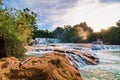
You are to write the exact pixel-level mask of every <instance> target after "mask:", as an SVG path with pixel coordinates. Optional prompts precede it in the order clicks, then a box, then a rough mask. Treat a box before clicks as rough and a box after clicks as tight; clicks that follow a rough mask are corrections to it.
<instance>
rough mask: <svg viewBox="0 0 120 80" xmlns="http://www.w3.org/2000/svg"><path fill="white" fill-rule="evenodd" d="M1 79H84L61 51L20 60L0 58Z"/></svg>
mask: <svg viewBox="0 0 120 80" xmlns="http://www.w3.org/2000/svg"><path fill="white" fill-rule="evenodd" d="M0 80H82V78H81V76H80V74H79V71H78V70H77V69H76V68H75V67H74V66H72V65H71V64H70V63H69V61H68V60H67V59H66V56H65V55H64V54H61V53H55V52H54V53H49V54H46V55H45V56H42V57H29V58H27V59H26V60H25V61H21V62H20V61H19V60H18V59H16V58H14V57H10V58H4V59H1V60H0Z"/></svg>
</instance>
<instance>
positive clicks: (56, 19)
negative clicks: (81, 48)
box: [4, 0, 120, 32]
mask: <svg viewBox="0 0 120 80" xmlns="http://www.w3.org/2000/svg"><path fill="white" fill-rule="evenodd" d="M4 4H5V6H6V7H11V8H17V9H24V8H29V9H30V10H32V11H34V12H35V13H37V14H38V21H37V25H38V28H39V29H44V30H45V29H48V30H50V31H52V30H54V29H55V28H56V27H58V26H60V27H63V26H64V25H71V26H73V25H76V24H80V23H81V22H86V23H87V24H88V26H90V27H91V28H92V29H93V30H94V31H95V32H97V31H100V30H101V29H107V27H110V26H115V25H116V22H117V21H118V20H120V0H4Z"/></svg>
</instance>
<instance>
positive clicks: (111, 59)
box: [28, 44, 120, 80]
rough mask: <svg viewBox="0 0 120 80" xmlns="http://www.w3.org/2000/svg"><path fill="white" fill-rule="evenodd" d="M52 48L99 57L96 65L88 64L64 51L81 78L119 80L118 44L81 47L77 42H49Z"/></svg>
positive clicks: (43, 52) (84, 79)
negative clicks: (76, 51)
mask: <svg viewBox="0 0 120 80" xmlns="http://www.w3.org/2000/svg"><path fill="white" fill-rule="evenodd" d="M50 45H54V47H49V46H48V45H47V46H46V47H47V48H48V47H49V48H50V49H51V51H53V49H63V50H72V49H73V50H78V51H82V52H84V53H87V54H90V55H93V56H96V57H98V58H99V64H98V65H88V64H87V63H86V62H85V61H84V59H83V58H82V57H81V56H79V55H77V54H72V53H67V52H65V55H66V57H67V58H68V60H69V61H70V63H71V64H72V65H74V66H75V67H76V68H77V69H78V70H80V74H81V75H82V77H83V80H120V68H119V66H120V46H119V45H94V46H92V47H90V48H86V47H81V46H80V45H79V44H50ZM51 51H41V50H40V51H30V52H28V54H32V55H34V54H35V53H36V54H37V55H41V54H46V53H47V52H51Z"/></svg>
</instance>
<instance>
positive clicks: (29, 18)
mask: <svg viewBox="0 0 120 80" xmlns="http://www.w3.org/2000/svg"><path fill="white" fill-rule="evenodd" d="M0 3H1V0H0ZM0 6H2V5H0ZM35 24H36V14H35V13H33V12H31V11H29V10H28V9H25V10H17V9H7V8H6V9H2V8H0V58H3V57H7V56H16V57H18V56H21V55H23V53H24V52H25V48H24V45H25V44H27V43H28V42H29V39H31V38H32V37H31V36H32V32H33V31H34V29H33V28H34V27H35Z"/></svg>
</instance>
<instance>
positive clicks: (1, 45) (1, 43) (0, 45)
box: [0, 37, 7, 58]
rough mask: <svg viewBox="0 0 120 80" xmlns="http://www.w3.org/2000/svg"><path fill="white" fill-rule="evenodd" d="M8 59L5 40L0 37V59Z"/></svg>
mask: <svg viewBox="0 0 120 80" xmlns="http://www.w3.org/2000/svg"><path fill="white" fill-rule="evenodd" d="M5 57H7V53H6V49H5V40H4V38H3V37H0V58H5Z"/></svg>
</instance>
